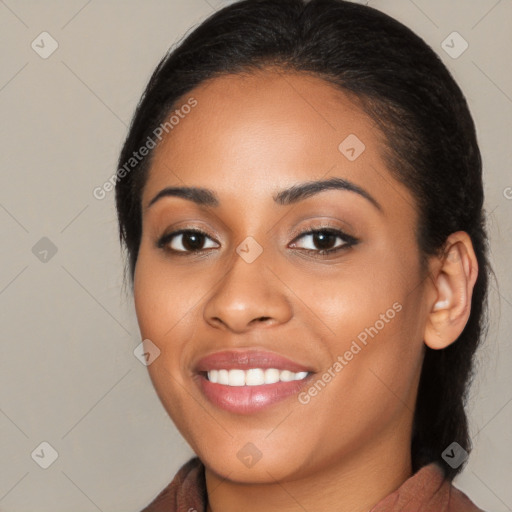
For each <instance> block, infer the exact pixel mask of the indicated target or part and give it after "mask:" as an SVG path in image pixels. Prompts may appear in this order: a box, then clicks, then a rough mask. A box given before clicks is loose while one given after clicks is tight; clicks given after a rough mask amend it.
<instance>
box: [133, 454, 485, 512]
mask: <svg viewBox="0 0 512 512" xmlns="http://www.w3.org/2000/svg"><path fill="white" fill-rule="evenodd" d="M206 503H207V494H206V481H205V476H204V465H203V464H202V462H201V461H200V460H199V458H198V457H194V458H192V459H190V460H189V461H188V462H187V463H186V464H184V465H183V466H182V467H181V468H180V470H179V471H178V473H176V476H175V477H174V479H173V480H172V482H171V483H170V484H169V485H168V486H167V487H166V488H165V489H164V490H163V491H162V492H161V493H160V494H159V495H158V496H157V497H156V498H155V499H154V500H153V501H152V502H151V503H150V504H149V505H148V506H147V507H146V508H144V509H143V510H142V511H141V512H206ZM370 512H483V510H481V509H479V508H478V507H476V506H475V505H474V504H473V503H472V502H471V500H470V499H469V498H468V497H467V496H466V495H465V494H464V493H463V492H462V491H460V490H459V489H457V488H456V487H454V486H453V485H452V484H451V482H450V481H449V480H445V478H444V476H443V470H442V468H441V467H440V466H438V465H437V464H436V463H432V464H429V465H428V466H424V467H422V468H421V469H420V470H419V471H418V472H417V473H415V474H414V475H412V476H411V477H410V478H408V479H407V480H406V481H405V482H404V483H403V484H402V485H401V486H400V487H399V488H398V489H397V490H396V491H394V492H392V493H391V494H389V495H388V496H386V497H385V498H384V499H382V500H381V501H379V503H377V505H375V506H374V507H373V508H372V509H371V511H370Z"/></svg>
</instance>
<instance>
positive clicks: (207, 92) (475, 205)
mask: <svg viewBox="0 0 512 512" xmlns="http://www.w3.org/2000/svg"><path fill="white" fill-rule="evenodd" d="M116 200H117V210H118V218H119V226H120V238H121V242H122V243H123V244H124V245H125V247H126V249H127V254H128V261H129V265H128V272H129V278H130V281H131V283H132V286H133V293H134V300H135V307H136V313H137V319H138V323H139V326H140V330H141V334H142V336H143V338H144V348H145V352H146V357H147V359H148V370H149V373H150V376H151V379H152V382H153V384H154V386H155V389H156V391H157V393H158V396H159V397H160V399H161V401H162V404H163V405H164V407H165V408H166V410H167V411H168V413H169V415H170V417H171V418H172V420H173V421H174V423H175V424H176V426H177V428H178V429H179V431H180V432H181V434H182V435H183V437H184V438H185V439H186V440H187V442H188V443H189V444H190V446H191V447H192V448H193V450H194V452H195V453H196V454H197V457H195V458H193V459H191V460H190V461H189V462H188V463H187V464H185V465H184V466H183V467H182V468H181V469H180V471H179V472H178V474H177V475H176V476H175V478H174V480H173V481H172V482H171V483H170V484H169V486H167V488H166V489H164V490H163V491H162V493H160V495H159V496H158V497H157V498H156V499H155V500H154V501H153V502H152V503H151V504H150V505H148V507H147V508H145V509H144V510H145V511H146V512H147V511H163V510H166V511H172V510H179V511H193V510H197V511H208V512H219V511H222V512H229V511H240V510H243V511H249V512H251V511H274V510H280V511H283V510H290V511H291V510H293V511H295V510H308V511H317V510H319V511H323V512H330V511H340V510H350V511H352V512H355V511H361V512H362V511H370V510H371V511H372V512H382V511H398V510H401V511H405V510H407V511H413V510H414V511H419V510H421V511H434V510H435V511H441V510H442V511H451V512H453V511H478V510H480V509H478V508H477V507H476V506H475V505H474V504H473V503H472V502H471V501H470V499H469V498H468V497H466V496H465V495H464V494H463V493H462V492H460V491H459V490H457V489H456V488H455V487H453V486H452V484H451V482H452V480H453V478H454V477H455V475H456V474H457V473H458V472H460V471H461V469H462V467H463V463H464V461H465V460H466V458H467V455H468V452H469V451H470V439H469V435H468V425H467V417H466V412H465V410H464V402H465V397H466V392H467V387H468V383H469V380H470V377H471V372H472V360H473V355H474V353H475V350H476V348H477V346H478V344H479V342H480V340H481V337H482V333H483V322H484V314H485V305H486V291H487V273H488V262H487V238H486V232H485V221H484V212H483V187H482V170H481V159H480V153H479V148H478V145H477V141H476V136H475V128H474V125H473V121H472V118H471V115H470V113H469V111H468V107H467V104H466V101H465V99H464V96H463V94H462V92H461V91H460V89H459V87H458V86H457V85H456V83H455V82H454V80H453V78H452V77H451V75H450V74H449V72H448V71H447V70H446V68H445V67H444V65H443V64H442V63H441V61H440V60H439V58H438V57H437V56H436V55H435V53H434V52H433V51H432V50H431V49H430V48H429V47H428V46H427V45H426V44H425V43H424V42H423V41H422V40H421V39H420V38H419V37H418V36H416V35H415V34H413V33H412V32H411V31H410V30H409V29H407V28H406V27H404V26H403V25H401V24H400V23H398V22H397V21H395V20H393V19H392V18H390V17H388V16H386V15H384V14H383V13H381V12H379V11H377V10H374V9H372V8H369V7H366V6H361V5H356V4H353V3H350V2H345V1H342V0H312V1H310V2H306V1H304V0H284V1H279V2H275V1H273V0H246V1H242V2H239V3H235V4H233V5H231V6H229V7H226V8H224V9H222V10H220V11H219V12H217V13H215V14H213V15H212V16H211V17H210V18H209V19H208V20H206V21H205V22H204V23H202V24H201V25H200V26H199V27H198V28H197V29H196V30H194V31H193V32H192V33H191V34H190V35H189V36H188V37H187V38H186V39H185V40H184V41H183V42H182V43H181V44H180V45H179V47H178V48H176V49H175V50H174V51H172V52H171V53H169V54H168V55H167V56H166V57H165V58H164V59H163V60H162V62H161V63H160V64H159V66H158V67H157V69H156V70H155V72H154V74H153V76H152V78H151V80H150V82H149V84H148V86H147V89H146V91H145V93H144V95H143V97H142V99H141V101H140V103H139V106H138V108H137V111H136V113H135V116H134V119H133V122H132V125H131V128H130V131H129V133H128V136H127V139H126V141H125V144H124V147H123V150H122V152H121V155H120V159H119V171H118V181H117V185H116Z"/></svg>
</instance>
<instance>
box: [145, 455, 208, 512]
mask: <svg viewBox="0 0 512 512" xmlns="http://www.w3.org/2000/svg"><path fill="white" fill-rule="evenodd" d="M205 509H206V485H205V479H204V465H203V463H202V462H201V461H200V459H199V458H198V457H193V458H192V459H190V460H189V461H187V462H186V463H185V464H183V466H181V468H180V469H179V470H178V472H177V473H176V475H175V476H174V478H173V479H172V481H171V482H170V483H169V484H168V485H167V486H166V487H165V488H164V489H163V490H162V491H161V492H160V493H159V494H158V496H157V497H156V498H155V499H154V500H153V501H152V502H151V503H150V504H149V505H147V506H146V507H145V508H144V509H143V510H141V512H181V511H185V512H188V511H194V512H204V511H205Z"/></svg>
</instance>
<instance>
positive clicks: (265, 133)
mask: <svg viewBox="0 0 512 512" xmlns="http://www.w3.org/2000/svg"><path fill="white" fill-rule="evenodd" d="M190 98H194V100H195V101H196V102H197V104H196V106H195V107H194V108H193V109H186V110H187V112H188V113H187V114H186V115H183V114H182V116H180V120H179V122H178V123H177V124H176V125H175V126H174V127H173V129H172V130H171V131H170V132H169V134H168V135H167V136H166V137H165V138H164V139H163V141H162V143H161V144H160V145H159V146H158V147H157V149H156V150H155V155H154V159H153V164H152V166H151V169H150V172H149V176H148V181H147V184H146V187H145V190H144V196H143V197H144V200H143V203H144V204H147V201H148V199H149V198H150V197H153V195H154V194H156V193H157V192H158V191H159V190H160V189H161V188H164V187H166V186H171V185H175V186H184V185H186V186H207V187H208V188H213V189H215V190H217V191H218V194H219V196H225V197H226V198H228V197H229V196H231V197H234V196H235V195H236V193H237V191H239V189H240V188H243V189H244V190H250V191H251V195H252V197H253V199H254V200H257V199H258V198H260V199H261V200H262V201H268V197H269V196H270V195H272V191H273V190H279V189H282V188H285V187H287V186H290V185H291V184H293V183H294V182H297V181H307V180H313V179H320V178H328V177H331V176H338V177H341V178H344V179H347V180H350V181H352V182H355V183H357V184H359V185H361V186H364V187H365V188H366V189H368V190H369V191H370V193H371V194H372V195H374V197H376V196H382V197H383V198H384V199H389V197H390V196H389V194H390V193H392V192H393V190H392V189H394V193H395V195H396V191H397V190H398V191H399V196H401V197H403V196H404V194H405V195H407V194H408V191H407V190H406V189H405V187H403V186H402V185H401V184H400V183H398V182H396V181H395V180H394V179H393V178H392V177H391V175H390V174H389V172H388V170H387V169H386V166H385V165H384V162H383V159H382V154H383V151H384V148H385V145H384V136H383V134H382V133H381V132H380V131H379V130H378V129H377V128H376V127H375V126H374V123H373V121H372V119H371V118H370V117H369V116H368V115H367V114H366V113H365V112H364V111H363V110H362V109H361V107H360V106H359V104H358V101H357V99H356V98H355V97H354V96H351V95H349V94H347V93H345V92H343V91H342V90H340V89H338V88H337V87H336V86H335V85H333V84H330V83H328V82H326V81H325V80H323V79H321V78H319V77H317V76H312V75H309V74H304V73H290V72H283V71H276V70H270V71H269V70H267V71H258V72H255V73H251V74H243V75H225V76H220V77H217V78H214V79H212V80H209V81H207V82H204V83H203V84H201V85H200V86H198V87H197V88H195V89H194V90H192V91H190V93H188V94H187V95H186V96H185V97H184V98H182V100H181V102H178V103H177V104H176V105H175V108H176V109H177V110H179V109H180V105H184V104H186V103H187V101H188V100H189V99H190ZM372 191H373V192H372ZM386 195H387V197H386ZM384 199H383V202H384V203H385V202H386V201H385V200H384ZM377 200H378V197H377ZM409 202H410V203H412V199H411V200H410V201H409Z"/></svg>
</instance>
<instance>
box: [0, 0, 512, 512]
mask: <svg viewBox="0 0 512 512" xmlns="http://www.w3.org/2000/svg"><path fill="white" fill-rule="evenodd" d="M227 3H228V2H220V1H215V0H165V1H164V0H150V1H145V2H142V1H139V2H137V1H134V0H131V1H120V0H110V1H107V0H90V1H86V0H66V1H64V0H61V1H55V0H52V1H45V2H36V1H35V0H32V1H29V0H26V1H24V0H4V1H2V0H0V42H1V45H0V53H1V62H2V66H1V68H0V115H1V120H2V121H1V128H0V130H1V134H0V162H1V172H2V186H1V188H0V227H1V230H2V243H1V245H0V254H1V266H0V314H1V317H0V320H1V322H0V325H1V345H0V346H1V357H0V443H1V451H0V455H1V457H0V510H2V511H8V512H21V511H32V512H34V511H37V512H39V511H40V512H43V511H52V512H60V511H62V512H64V511H66V512H69V510H73V511H84V512H86V511H96V510H101V511H105V512H107V511H112V512H113V511H137V510H140V508H142V506H143V505H145V504H146V503H148V502H149V501H150V500H151V499H152V498H153V497H154V496H155V495H156V494H157V493H158V492H159V491H160V490H161V489H162V488H163V487H164V486H165V485H166V484H167V483H168V482H169V481H170V480H171V479H172V477H173V476H174V474H175V472H176V471H177V470H178V468H179V467H180V466H181V465H182V464H183V463H184V462H185V461H186V460H187V459H188V458H189V457H190V456H192V452H191V450H190V448H189V447H188V446H187V445H186V443H185V442H184V441H183V440H182V439H181V438H180V436H179V434H177V432H176V431H175V429H174V427H173V425H172V423H171V421H170V419H169V418H168V416H167V414H166V413H165V411H164V409H163V407H162V406H161V404H160V401H159V400H158V398H157V396H156V393H155V392H154V390H153V388H152V385H151V382H150V380H149V377H148V375H147V369H146V367H145V366H144V365H143V364H141V363H140V362H139V360H138V359H137V358H136V357H135V356H134V354H133V350H134V348H135V347H136V346H137V345H138V344H139V343H140V341H141V340H140V338H139V331H138V328H137V323H136V319H135V314H134V309H133V303H132V299H131V297H130V295H129V293H125V291H124V290H123V288H122V259H121V255H120V250H119V246H118V238H117V236H118V235H117V226H116V218H115V210H114V194H113V192H111V193H109V194H107V197H106V198H105V199H103V200H97V199H95V198H94V197H93V194H92V191H93V189H94V187H96V186H100V185H102V184H103V183H104V181H105V180H107V179H108V178H109V177H110V176H111V175H112V173H113V172H115V168H116V159H117V156H118V152H119V150H120V145H121V143H122V141H123V138H124V136H125V134H126V131H127V125H128V123H129V121H130V119H131V115H132V113H133V110H134V108H135V105H136V103H137V101H138V99H139V96H140V94H141V93H142V91H143V88H144V86H145V84H146V81H147V79H148V78H149V74H150V73H151V71H152V70H153V68H154V67H155V66H156V64H157V63H158V61H159V60H160V58H161V57H162V56H163V54H164V52H165V51H166V50H167V48H168V47H169V46H171V45H172V44H174V43H176V42H177V41H178V40H179V39H180V38H181V36H182V35H184V34H185V33H186V32H188V31H189V30H190V29H191V28H192V27H193V26H195V25H196V24H197V23H199V22H200V21H201V20H203V19H204V18H205V17H206V16H207V15H209V14H210V13H211V12H212V11H213V10H214V9H217V8H218V7H220V6H221V5H225V4H227ZM361 3H367V2H366V1H365V2H361ZM369 3H370V5H371V6H374V7H376V8H378V9H381V10H383V11H385V12H387V13H389V14H391V15H393V16H395V17H396V18H397V19H399V20H400V21H402V22H403V23H405V24H406V25H408V26H409V27H411V28H412V29H413V30H415V31H416V32H417V33H418V34H419V35H421V36H422V37H423V38H424V39H425V40H426V41H427V42H428V43H429V44H430V45H432V46H433V48H434V49H436V51H437V52H438V53H439V54H440V56H441V57H442V59H443V61H444V62H445V63H446V64H447V65H448V66H449V69H450V70H451V71H452V72H453V74H454V76H455V78H456V79H457V80H458V82H459V83H460V85H461V87H462V89H463V90H464V92H465V94H466V96H467V99H468V101H469V104H470V108H471V110H472V113H473V115H474V118H475V121H476V124H477V127H478V135H479V141H480V144H481V150H482V153H483V158H484V164H485V177H484V179H485V189H486V209H487V211H488V212H489V230H490V235H491V244H492V254H491V258H492V263H493V265H494V268H495V271H496V275H497V282H498V283H499V289H498V288H497V285H496V283H494V282H493V283H492V289H491V306H492V315H491V321H492V327H491V329H490V332H489V336H488V340H487V343H486V344H485V346H484V347H483V348H482V349H481V351H480V355H479V373H478V376H477V378H476V381H475V384H474V386H473V388H472V397H471V409H470V412H471V431H472V435H473V441H474V445H475V448H474V451H473V453H472V455H471V457H470V462H469V464H468V466H467V467H466V469H465V471H464V472H463V474H462V475H461V476H460V477H458V478H457V479H456V481H455V483H456V485H457V486H458V487H459V488H461V489H463V490H464V491H465V492H467V493H468V494H469V495H470V497H471V498H472V499H473V501H475V502H476V503H477V504H478V505H479V506H480V507H482V508H484V509H486V510H487V511H495V512H502V511H510V510H512V486H510V481H511V475H512V462H511V455H512V434H511V432H512V428H511V425H512V403H511V401H512V386H511V380H510V375H509V374H510V370H511V368H512V348H511V342H510V339H511V336H510V332H511V331H512V322H511V318H512V314H511V313H512V293H511V291H512V278H511V273H510V272H507V270H508V268H507V265H508V263H509V261H510V254H511V234H512V215H511V208H512V188H510V187H512V175H511V172H510V167H509V164H510V162H511V161H512V158H511V156H512V155H511V151H512V140H511V139H512V137H511V132H512V130H511V126H510V125H511V122H510V121H511V113H512V73H511V68H510V64H509V63H510V54H511V50H512V1H511V0H500V1H497V0H478V1H469V0H451V1H445V0H435V1H427V0H414V1H412V0H385V1H384V0H374V1H370V2H369ZM44 31H47V32H48V33H49V34H51V36H52V37H53V38H54V39H55V40H56V41H57V43H58V45H59V46H58V49H57V50H56V51H55V52H54V53H53V54H52V55H50V56H49V57H48V58H46V59H44V58H42V57H41V56H40V54H39V53H37V52H36V51H35V50H34V49H33V48H32V47H31V43H32V41H34V40H35V44H39V48H38V50H39V51H40V52H42V51H43V50H44V51H48V50H49V49H50V48H51V46H50V43H51V42H50V40H49V39H47V36H41V37H40V36H39V35H40V34H41V33H42V32H44ZM453 31H457V32H459V33H460V34H461V35H462V37H463V38H464V40H466V41H467V42H468V44H469V47H468V49H467V50H466V51H465V52H464V53H463V54H462V55H460V56H459V57H458V58H452V57H451V56H449V55H448V54H447V53H446V52H445V51H444V50H443V48H442V46H441V43H442V41H444V40H445V39H446V38H447V36H449V34H451V33H452V32H453ZM42 37H44V38H46V39H44V41H43V43H41V38H42ZM448 41H450V39H448ZM460 43H461V41H455V42H454V43H450V44H451V45H452V46H454V47H455V48H454V49H455V50H458V49H459V50H460V48H461V47H460ZM42 47H44V48H42ZM36 48H37V47H36ZM43 237H46V238H47V239H49V241H51V242H49V241H48V240H46V239H44V240H42V241H41V239H42V238H43ZM34 246H35V248H34ZM52 248H53V251H55V249H56V250H57V252H56V253H55V254H53V253H52ZM45 250H46V251H48V252H46V253H45V252H44V251H45ZM44 441H45V442H47V443H49V444H50V445H51V446H52V447H53V448H54V449H55V450H56V451H57V452H58V457H57V459H56V460H55V461H54V462H53V464H52V465H51V466H49V467H48V468H47V469H42V468H41V467H40V466H39V465H38V464H37V463H36V462H35V460H38V461H43V459H44V458H45V457H46V460H47V461H48V460H49V459H48V457H50V451H49V450H48V449H45V448H44V446H43V452H41V447H39V445H40V443H42V442H44ZM38 447H39V448H38ZM36 449H37V450H36ZM34 450H36V452H35V453H36V454H37V453H39V458H38V457H37V455H34V458H33V457H32V456H31V454H32V453H33V452H34ZM45 450H46V451H45ZM43 453H44V455H43Z"/></svg>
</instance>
